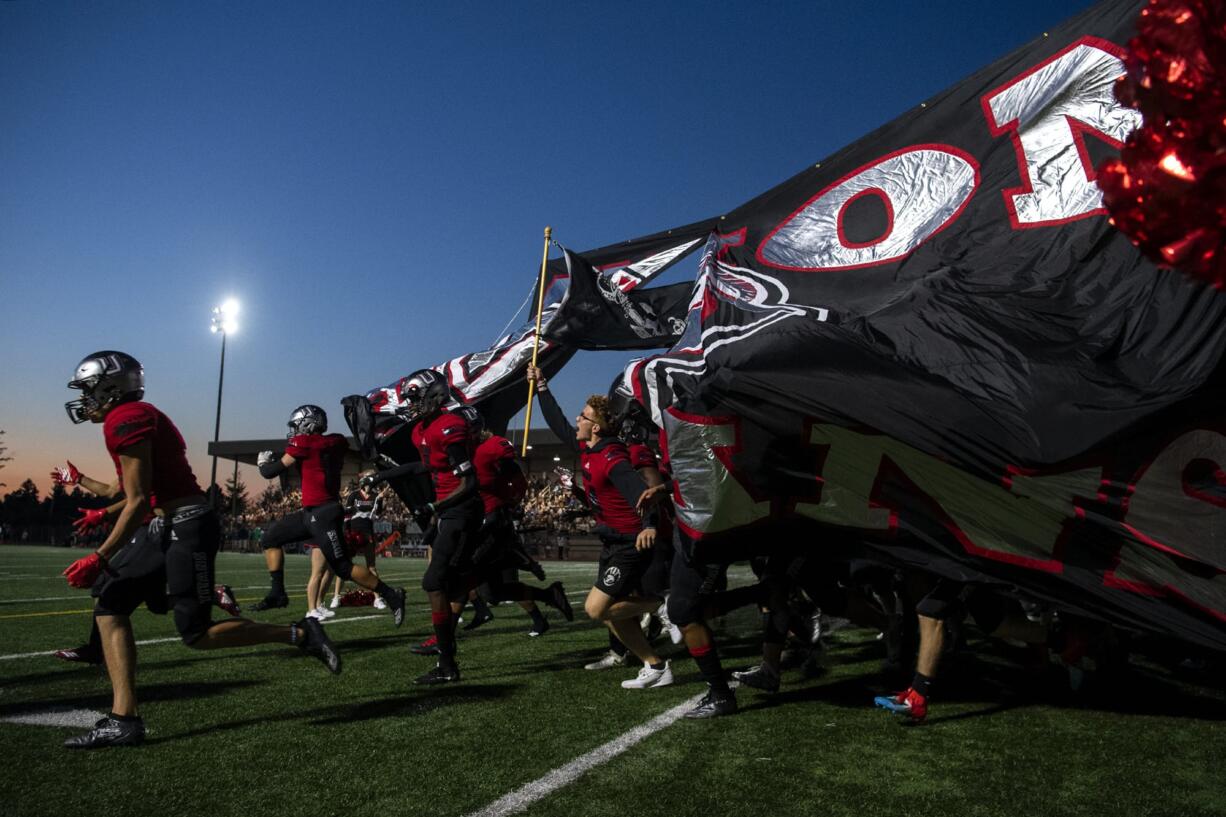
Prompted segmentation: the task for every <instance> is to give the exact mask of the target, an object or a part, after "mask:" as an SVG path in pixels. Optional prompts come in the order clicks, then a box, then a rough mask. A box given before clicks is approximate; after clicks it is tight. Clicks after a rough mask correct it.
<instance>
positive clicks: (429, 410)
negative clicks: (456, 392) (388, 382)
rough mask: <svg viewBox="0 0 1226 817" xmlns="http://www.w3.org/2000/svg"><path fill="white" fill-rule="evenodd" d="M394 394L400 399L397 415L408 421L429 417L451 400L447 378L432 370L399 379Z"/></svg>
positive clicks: (417, 372) (420, 370) (423, 370)
mask: <svg viewBox="0 0 1226 817" xmlns="http://www.w3.org/2000/svg"><path fill="white" fill-rule="evenodd" d="M396 392H397V395H398V396H399V397H400V408H399V409H398V410H397V413H399V414H400V415H401V416H403V417H405V418H407V419H409V420H420V419H421V418H422V417H429V416H430V415H431V414H433V413H434V412H436V411H438V410H439V409H441V408H442V407H443V406H445V405H446V404H447V401H448V400H450V399H451V389H450V388H448V386H447V378H445V377H443V376H442V375H441V374H439V373H438V372H436V371H434V369H418V370H417V371H415V372H413V374H411V375H409V376H408V377H404V378H401V380H400V382H399V383H397V384H396Z"/></svg>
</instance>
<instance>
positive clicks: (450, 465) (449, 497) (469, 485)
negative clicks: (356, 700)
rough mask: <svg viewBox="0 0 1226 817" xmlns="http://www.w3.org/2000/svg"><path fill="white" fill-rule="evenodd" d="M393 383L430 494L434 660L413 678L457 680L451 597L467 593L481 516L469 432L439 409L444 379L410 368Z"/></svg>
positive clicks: (425, 581) (447, 394)
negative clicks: (410, 427)
mask: <svg viewBox="0 0 1226 817" xmlns="http://www.w3.org/2000/svg"><path fill="white" fill-rule="evenodd" d="M396 388H397V392H398V396H399V398H400V408H399V409H398V411H399V413H400V414H401V416H402V417H404V418H405V420H406V421H407V422H410V423H414V425H413V431H412V435H413V436H412V439H413V445H414V446H416V448H417V451H418V454H419V456H420V457H421V460H420V461H421V466H422V467H424V468H425V469H426V470H427V471H428V472H429V474H430V479H431V482H432V483H433V486H434V499H432V500H431V501H430V502H428V503H426V508H425V510H426V511H428V512H429V513H430V514H431V516H432V517H433V524H432V527H433V528H434V533H433V541H432V542H431V543H430V564H429V565H428V566H427V567H426V572H425V575H424V576H422V580H421V586H422V589H423V590H425V591H426V595H427V596H429V598H430V620H431V623H432V624H433V626H434V637H435V639H436V640H437V645H438V664H437V665H436V666H435V667H434V669H432V670H430V671H429V672H427V673H425V674H424V675H422V676H420V677H419V678H417V681H416V682H417V683H419V684H444V683H450V682H453V681H459V680H460V667H459V665H458V664H457V663H456V659H455V652H456V649H455V623H456V622H455V616H454V614H453V613H452V609H451V602H453V601H456V602H459V601H462V600H463V599H464V597H465V596H466V595H467V592H468V588H467V587H466V586H465V583H464V576H463V570H464V567H465V566H466V563H467V562H468V560H469V559H470V558H471V555H472V554H471V549H472V547H473V546H474V545H475V543H476V536H477V531H478V529H479V528H480V527H481V516H482V514H481V511H482V505H481V497H480V494H479V493H478V491H477V475H476V472H475V470H474V468H473V462H472V456H473V441H472V432H471V430H470V429H469V427H468V423H467V422H465V420H464V418H463V417H462V416H460V415H459V414H455V413H454V412H450V411H447V409H446V408H445V406H446V405H447V403H448V401H449V400H450V399H451V390H450V389H449V388H448V386H447V381H446V379H444V377H443V376H442V375H441V374H439V373H438V372H436V371H434V370H433V369H421V370H419V371H416V372H414V373H413V374H411V375H409V376H408V377H406V378H403V379H402V380H401V381H400V383H399V384H397V387H396Z"/></svg>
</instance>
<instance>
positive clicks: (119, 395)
mask: <svg viewBox="0 0 1226 817" xmlns="http://www.w3.org/2000/svg"><path fill="white" fill-rule="evenodd" d="M68 388H70V389H79V390H80V392H81V397H80V398H78V399H76V400H69V401H68V402H67V403H65V404H64V410H65V411H67V412H68V419H70V420H72V421H73V422H74V423H84V422H85V421H86V420H92V419H95V416H96V415H97V414H98V413H99V412H101V411H106V410H107V409H110V408H112V407H113V406H116V405H118V404H119V403H122V402H127V401H130V400H139V399H141V398H142V397H144V396H145V370H144V369H143V368H141V365H140V362H139V361H138V360H137V359H136V358H134V357H132V356H131V355H128V354H124V353H123V352H113V351H103V352H94V353H93V354H92V355H86V356H85V357H84V358H82V359H81V362H80V363H78V364H77V369H76V371H75V372H74V373H73V375H72V380H69V381H68Z"/></svg>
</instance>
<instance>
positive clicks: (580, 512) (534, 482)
mask: <svg viewBox="0 0 1226 817" xmlns="http://www.w3.org/2000/svg"><path fill="white" fill-rule="evenodd" d="M523 508H524V518H523V520H522V522H521V527H523V528H545V529H547V530H550V531H552V532H556V533H587V532H588V531H589V530H591V526H592V518H591V516H590V515H588V513H587V509H586V508H585V507H584V506H583V504H582V503H581V502H580V501H579V500H578V498H577V497H575V496H574V495H573V494H572V493H571V492H570V491H568V490H567V489H566V488H563V487H562V486H561V485H559V484H558V483H557V482H556V481H554V480H551V479H549V478H548V477H545V476H541V475H538V476H534V477H531V478H529V480H528V493H527V495H526V496H525V497H524V504H523Z"/></svg>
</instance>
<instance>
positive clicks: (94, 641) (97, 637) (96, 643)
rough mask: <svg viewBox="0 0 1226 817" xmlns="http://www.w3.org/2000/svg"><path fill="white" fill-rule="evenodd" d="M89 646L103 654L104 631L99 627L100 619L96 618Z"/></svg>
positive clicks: (91, 630) (90, 632)
mask: <svg viewBox="0 0 1226 817" xmlns="http://www.w3.org/2000/svg"><path fill="white" fill-rule="evenodd" d="M89 648H90V649H91V650H97V651H98V654H99V655H101V654H102V632H101V631H100V630H99V629H98V619H94V626H93V628H91V629H90V631H89Z"/></svg>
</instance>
